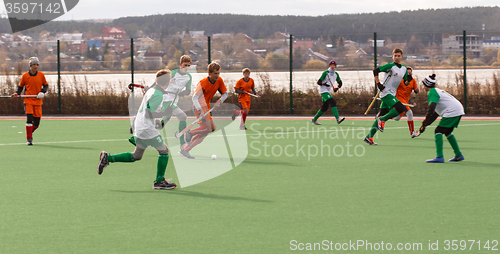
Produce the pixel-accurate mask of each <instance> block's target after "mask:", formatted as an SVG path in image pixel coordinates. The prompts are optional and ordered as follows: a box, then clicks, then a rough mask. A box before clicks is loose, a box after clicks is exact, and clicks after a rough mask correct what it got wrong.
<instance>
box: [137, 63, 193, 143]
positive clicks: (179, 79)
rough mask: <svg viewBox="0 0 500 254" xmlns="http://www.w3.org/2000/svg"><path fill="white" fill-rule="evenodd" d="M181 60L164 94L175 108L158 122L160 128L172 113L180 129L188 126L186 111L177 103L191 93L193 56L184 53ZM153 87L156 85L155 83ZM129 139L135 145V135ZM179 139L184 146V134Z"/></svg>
mask: <svg viewBox="0 0 500 254" xmlns="http://www.w3.org/2000/svg"><path fill="white" fill-rule="evenodd" d="M179 62H180V63H179V66H180V68H179V69H177V70H173V71H172V73H171V79H170V83H169V85H168V87H167V89H165V92H166V94H165V95H164V100H165V101H166V102H167V103H170V102H172V103H170V105H171V107H172V109H173V110H172V114H170V115H168V116H165V117H163V118H162V119H161V121H160V122H158V123H157V126H156V127H157V128H158V129H161V128H163V127H164V126H165V124H166V123H167V122H168V121H169V120H170V118H171V117H172V115H175V117H176V118H177V119H178V120H179V131H182V130H184V128H186V126H187V124H186V120H187V116H186V113H184V111H182V110H181V109H180V108H179V107H178V106H177V103H178V102H179V97H181V96H185V95H189V94H190V93H191V82H192V80H193V78H192V76H191V74H190V73H189V72H188V69H189V67H190V66H191V57H189V56H188V55H183V56H181V58H180V61H179ZM152 87H154V85H153V86H152ZM184 88H185V90H184ZM183 90H184V91H183ZM174 100H175V101H174ZM129 141H130V143H132V144H133V145H135V141H134V137H131V138H130V139H129ZM179 141H180V147H182V146H183V145H184V136H182V137H181V138H180V140H179Z"/></svg>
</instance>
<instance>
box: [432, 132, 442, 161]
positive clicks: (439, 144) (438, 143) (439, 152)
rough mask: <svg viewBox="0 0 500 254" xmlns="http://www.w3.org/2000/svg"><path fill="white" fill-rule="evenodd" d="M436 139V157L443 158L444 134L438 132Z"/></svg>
mask: <svg viewBox="0 0 500 254" xmlns="http://www.w3.org/2000/svg"><path fill="white" fill-rule="evenodd" d="M434 141H435V142H436V157H438V158H443V134H441V133H436V135H434Z"/></svg>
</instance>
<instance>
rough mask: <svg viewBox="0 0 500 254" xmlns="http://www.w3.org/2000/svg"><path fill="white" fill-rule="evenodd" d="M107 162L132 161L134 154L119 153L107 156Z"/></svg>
mask: <svg viewBox="0 0 500 254" xmlns="http://www.w3.org/2000/svg"><path fill="white" fill-rule="evenodd" d="M108 161H109V162H134V161H135V159H134V156H133V155H132V153H120V154H115V155H109V156H108Z"/></svg>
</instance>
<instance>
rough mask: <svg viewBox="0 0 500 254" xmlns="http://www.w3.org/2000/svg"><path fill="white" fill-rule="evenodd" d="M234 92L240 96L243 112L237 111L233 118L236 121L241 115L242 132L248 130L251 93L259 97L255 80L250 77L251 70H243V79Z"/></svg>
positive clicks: (237, 83) (239, 81)
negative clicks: (247, 122) (247, 121)
mask: <svg viewBox="0 0 500 254" xmlns="http://www.w3.org/2000/svg"><path fill="white" fill-rule="evenodd" d="M234 91H235V92H236V93H237V94H239V95H238V101H239V102H240V108H241V111H240V110H235V111H234V113H233V117H232V118H233V120H234V118H235V117H236V116H237V115H239V114H241V124H240V130H246V129H247V128H246V127H245V122H246V120H247V115H248V111H250V102H251V95H249V93H252V94H254V95H257V92H255V83H254V81H253V78H251V77H250V69H248V68H245V69H243V78H241V79H240V80H238V82H236V86H235V87H234Z"/></svg>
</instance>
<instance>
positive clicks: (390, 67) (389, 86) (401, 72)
mask: <svg viewBox="0 0 500 254" xmlns="http://www.w3.org/2000/svg"><path fill="white" fill-rule="evenodd" d="M400 66H401V67H398V65H397V64H396V63H388V64H384V65H382V66H380V67H379V69H380V71H381V72H385V77H384V80H385V81H383V82H381V83H382V85H384V86H385V89H384V90H383V91H381V92H380V98H384V97H385V96H386V95H388V94H391V95H394V96H396V92H397V90H398V87H399V84H400V83H401V80H403V78H404V79H405V80H406V75H407V71H406V66H404V65H402V64H401V65H400Z"/></svg>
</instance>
